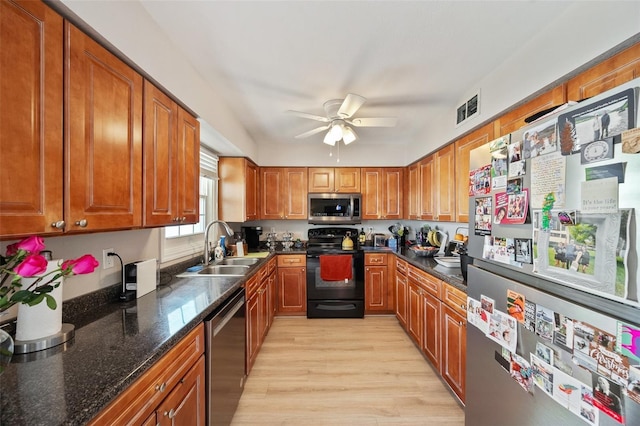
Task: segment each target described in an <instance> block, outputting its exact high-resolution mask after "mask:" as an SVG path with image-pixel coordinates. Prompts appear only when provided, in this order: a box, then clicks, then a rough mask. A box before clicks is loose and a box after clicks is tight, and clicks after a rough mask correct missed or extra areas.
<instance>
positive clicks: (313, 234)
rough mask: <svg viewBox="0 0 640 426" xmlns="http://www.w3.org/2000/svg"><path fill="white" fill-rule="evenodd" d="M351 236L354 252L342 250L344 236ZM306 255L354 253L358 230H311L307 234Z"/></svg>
mask: <svg viewBox="0 0 640 426" xmlns="http://www.w3.org/2000/svg"><path fill="white" fill-rule="evenodd" d="M347 233H349V235H350V236H351V240H352V241H353V246H354V250H342V240H343V239H344V236H345V235H347ZM307 235H308V237H309V241H308V242H307V253H312V254H315V253H344V252H354V251H356V250H357V248H358V230H357V229H356V228H335V227H326V228H312V229H309V231H308V233H307Z"/></svg>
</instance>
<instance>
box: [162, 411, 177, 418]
mask: <svg viewBox="0 0 640 426" xmlns="http://www.w3.org/2000/svg"><path fill="white" fill-rule="evenodd" d="M164 415H165V416H167V417H169V418H170V419H172V418H174V417H175V415H176V410H174V409H173V408H172V409H171V410H169V411H165V412H164Z"/></svg>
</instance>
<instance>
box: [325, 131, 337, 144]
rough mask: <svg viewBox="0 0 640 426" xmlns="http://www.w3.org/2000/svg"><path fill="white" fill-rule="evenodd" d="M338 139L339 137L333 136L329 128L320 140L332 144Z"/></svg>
mask: <svg viewBox="0 0 640 426" xmlns="http://www.w3.org/2000/svg"><path fill="white" fill-rule="evenodd" d="M338 140H339V139H336V138H334V137H333V134H332V133H331V130H329V131H328V132H327V134H326V135H324V140H323V141H322V142H324V143H326V144H327V145H331V146H334V145H335V144H336V142H337V141H338Z"/></svg>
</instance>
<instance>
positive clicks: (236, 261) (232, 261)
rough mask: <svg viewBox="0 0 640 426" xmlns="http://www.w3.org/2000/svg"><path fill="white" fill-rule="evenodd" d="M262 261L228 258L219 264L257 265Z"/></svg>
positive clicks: (254, 258) (250, 258)
mask: <svg viewBox="0 0 640 426" xmlns="http://www.w3.org/2000/svg"><path fill="white" fill-rule="evenodd" d="M260 260H261V259H258V258H257V257H227V258H224V259H223V260H222V261H221V262H220V263H219V264H222V265H247V266H251V265H255V264H256V263H258V262H260Z"/></svg>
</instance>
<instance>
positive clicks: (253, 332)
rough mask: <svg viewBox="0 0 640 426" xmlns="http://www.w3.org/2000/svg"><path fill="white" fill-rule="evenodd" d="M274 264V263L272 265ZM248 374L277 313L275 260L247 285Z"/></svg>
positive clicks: (246, 366)
mask: <svg viewBox="0 0 640 426" xmlns="http://www.w3.org/2000/svg"><path fill="white" fill-rule="evenodd" d="M272 262H273V263H272ZM245 291H246V294H245V297H246V300H247V302H246V321H247V325H246V363H245V369H246V373H247V374H249V372H250V371H251V368H252V367H253V364H254V362H255V360H256V357H257V356H258V353H259V352H260V348H261V347H262V343H263V342H264V339H265V338H266V337H267V333H268V332H269V328H270V327H271V324H272V323H273V316H274V313H275V309H274V306H275V293H276V288H275V259H272V260H271V261H269V262H268V263H267V264H266V265H264V266H263V267H262V268H261V269H260V270H259V271H258V273H257V274H255V275H254V276H252V277H251V278H249V280H247V282H246V284H245Z"/></svg>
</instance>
